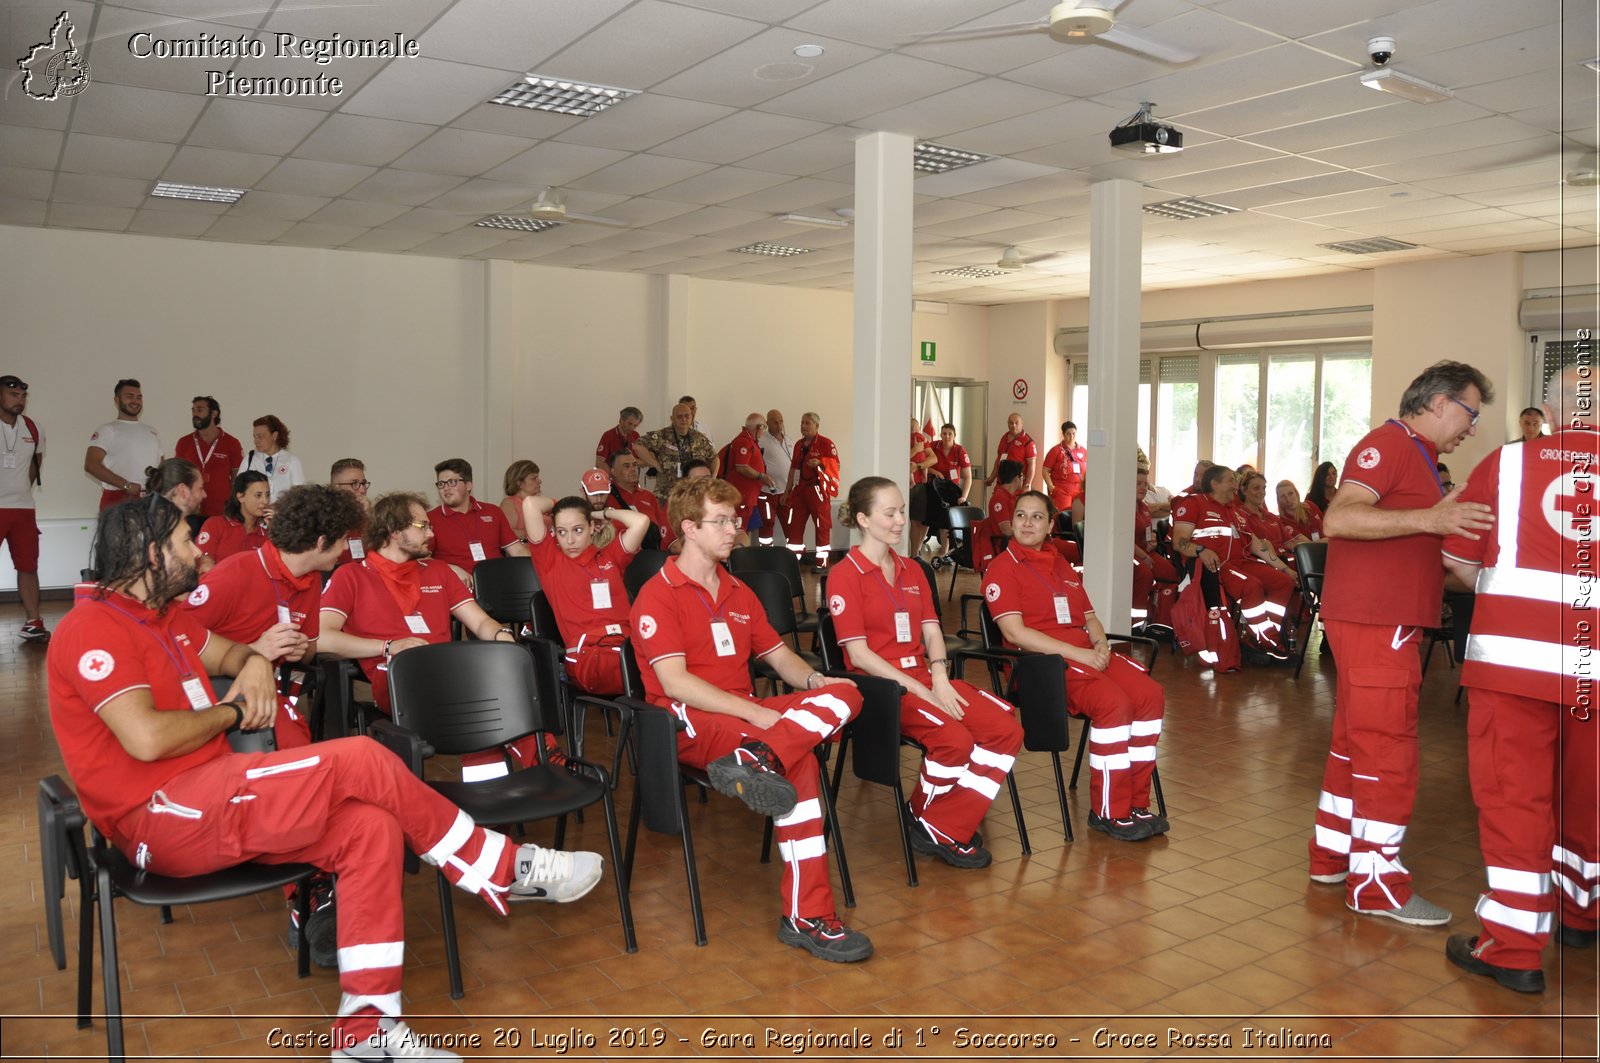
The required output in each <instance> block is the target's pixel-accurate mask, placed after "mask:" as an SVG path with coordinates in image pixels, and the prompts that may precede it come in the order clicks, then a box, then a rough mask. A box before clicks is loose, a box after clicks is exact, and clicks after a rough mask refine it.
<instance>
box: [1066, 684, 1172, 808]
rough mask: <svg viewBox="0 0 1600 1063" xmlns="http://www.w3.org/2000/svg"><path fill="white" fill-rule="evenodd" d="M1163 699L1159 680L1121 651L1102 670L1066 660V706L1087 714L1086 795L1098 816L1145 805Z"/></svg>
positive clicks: (1153, 762) (1074, 712) (1072, 711)
mask: <svg viewBox="0 0 1600 1063" xmlns="http://www.w3.org/2000/svg"><path fill="white" fill-rule="evenodd" d="M1166 702H1167V698H1166V694H1165V692H1163V691H1162V689H1161V685H1160V684H1159V683H1157V682H1156V681H1155V680H1154V679H1151V678H1150V676H1149V674H1148V673H1147V672H1145V670H1144V669H1143V668H1140V667H1139V665H1138V664H1136V663H1134V662H1133V661H1131V660H1129V659H1128V658H1127V657H1124V656H1123V655H1122V654H1120V653H1113V654H1112V655H1111V663H1110V664H1108V665H1107V666H1106V670H1105V671H1103V672H1096V671H1093V670H1092V669H1088V668H1085V667H1083V666H1082V665H1077V664H1072V663H1070V662H1069V663H1068V664H1067V711H1068V712H1070V713H1072V714H1073V715H1075V716H1087V717H1088V718H1089V799H1090V801H1091V802H1092V803H1093V807H1094V810H1095V813H1096V814H1097V815H1101V816H1105V817H1107V818H1109V819H1126V818H1127V816H1128V810H1129V809H1131V808H1148V807H1149V805H1150V776H1151V773H1153V772H1154V771H1155V768H1156V741H1157V739H1159V738H1160V737H1161V719H1162V717H1163V715H1164V714H1165V711H1166ZM1135 732H1137V733H1135Z"/></svg>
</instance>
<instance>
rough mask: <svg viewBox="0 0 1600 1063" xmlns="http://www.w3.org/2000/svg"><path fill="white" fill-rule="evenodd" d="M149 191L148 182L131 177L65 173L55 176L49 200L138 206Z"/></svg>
mask: <svg viewBox="0 0 1600 1063" xmlns="http://www.w3.org/2000/svg"><path fill="white" fill-rule="evenodd" d="M149 195H150V182H149V181H140V180H136V179H134V178H132V177H89V176H86V175H84V174H76V173H64V174H62V175H61V176H59V177H57V178H56V184H55V188H54V189H52V190H51V193H50V202H51V203H88V204H91V205H93V206H97V207H141V206H144V203H145V200H146V199H147V198H148V197H149Z"/></svg>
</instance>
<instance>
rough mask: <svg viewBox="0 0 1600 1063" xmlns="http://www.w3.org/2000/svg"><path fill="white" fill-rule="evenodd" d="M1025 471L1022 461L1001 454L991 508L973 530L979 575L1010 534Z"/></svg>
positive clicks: (975, 564) (973, 557) (976, 565)
mask: <svg viewBox="0 0 1600 1063" xmlns="http://www.w3.org/2000/svg"><path fill="white" fill-rule="evenodd" d="M1023 471H1024V470H1023V467H1022V462H1020V461H1016V460H1015V459H1013V458H1002V459H1001V460H1000V464H999V465H997V466H995V478H996V480H998V481H999V482H998V483H997V484H996V485H995V489H994V492H993V493H992V494H990V495H989V505H988V512H987V513H986V514H985V515H984V518H983V519H982V520H981V521H979V522H978V526H977V527H976V528H974V529H973V531H972V559H973V562H974V567H975V568H976V569H977V570H978V575H980V576H981V575H983V571H984V569H986V568H988V567H989V562H990V561H992V560H993V559H994V556H995V555H996V554H998V553H999V552H1000V551H1002V550H1004V549H1005V548H1006V540H1008V539H1010V538H1011V511H1012V510H1014V509H1016V508H1017V496H1018V495H1020V494H1021V493H1022V490H1023V486H1024V484H1023V480H1022V477H1023Z"/></svg>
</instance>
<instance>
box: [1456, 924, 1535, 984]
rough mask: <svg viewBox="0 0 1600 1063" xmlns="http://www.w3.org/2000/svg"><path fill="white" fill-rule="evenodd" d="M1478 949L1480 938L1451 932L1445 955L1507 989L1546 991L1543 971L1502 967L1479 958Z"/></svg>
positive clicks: (1457, 964)
mask: <svg viewBox="0 0 1600 1063" xmlns="http://www.w3.org/2000/svg"><path fill="white" fill-rule="evenodd" d="M1478 951H1479V949H1478V939H1477V938H1476V937H1468V936H1467V935H1465V934H1451V935H1450V940H1448V941H1446V942H1445V943H1444V954H1445V956H1446V957H1448V958H1449V960H1450V962H1451V963H1453V964H1455V965H1456V966H1457V967H1459V968H1461V969H1462V970H1463V971H1471V972H1472V973H1473V974H1481V975H1483V976H1484V977H1486V978H1493V979H1494V980H1495V981H1496V982H1499V983H1500V984H1501V985H1503V986H1505V987H1506V988H1507V989H1514V990H1516V991H1517V992H1518V993H1543V992H1544V972H1543V971H1541V970H1539V969H1538V968H1534V969H1533V970H1531V971H1528V970H1523V969H1522V968H1520V967H1501V966H1498V965H1496V964H1493V963H1490V962H1489V961H1488V960H1481V959H1479V958H1478Z"/></svg>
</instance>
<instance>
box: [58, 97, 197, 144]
mask: <svg viewBox="0 0 1600 1063" xmlns="http://www.w3.org/2000/svg"><path fill="white" fill-rule="evenodd" d="M91 88H92V83H91ZM72 106H73V111H72V131H73V132H74V133H94V134H97V135H100V136H113V137H114V136H128V135H129V134H130V133H132V134H134V139H136V140H159V141H164V142H167V143H172V144H176V143H178V142H179V141H180V140H182V139H183V138H184V136H185V135H187V134H188V132H189V128H190V127H191V126H193V125H194V120H195V118H196V117H197V116H198V115H199V114H200V109H201V108H202V107H204V106H205V100H204V99H203V98H201V97H199V96H185V95H183V94H181V93H177V92H163V91H161V90H159V89H140V88H131V87H127V88H118V89H116V90H114V91H108V92H93V91H89V90H85V91H84V92H83V93H81V94H79V95H78V96H77V97H76V98H75V99H74V101H73V105H72Z"/></svg>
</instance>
